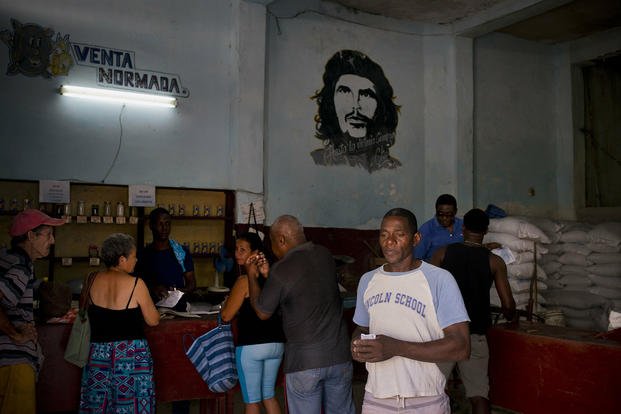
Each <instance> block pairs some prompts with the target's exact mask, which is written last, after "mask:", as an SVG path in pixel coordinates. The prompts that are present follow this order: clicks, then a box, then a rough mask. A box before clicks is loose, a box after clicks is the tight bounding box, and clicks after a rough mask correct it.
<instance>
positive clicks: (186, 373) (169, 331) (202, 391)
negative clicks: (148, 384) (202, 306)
mask: <svg viewBox="0 0 621 414" xmlns="http://www.w3.org/2000/svg"><path fill="white" fill-rule="evenodd" d="M216 325H217V321H216V320H215V319H214V318H206V319H172V320H162V321H161V322H160V324H159V325H158V326H156V327H153V328H147V329H146V334H147V340H148V342H149V347H150V348H151V353H152V355H153V365H154V367H153V373H154V380H155V398H156V400H157V402H158V403H162V402H170V401H178V400H193V399H200V400H201V403H200V411H201V413H207V412H210V413H220V414H224V413H227V414H231V413H232V412H233V391H229V392H228V393H213V392H211V391H209V388H208V387H207V384H206V383H205V382H204V381H203V379H202V378H201V377H200V376H199V375H198V372H197V371H196V369H195V368H194V366H193V365H192V363H191V362H190V360H189V359H188V358H187V356H186V355H185V349H184V342H183V341H184V337H185V339H186V346H187V347H189V346H190V345H191V344H192V337H194V338H196V337H198V336H200V335H202V334H204V333H205V332H207V331H208V330H210V329H212V328H214V327H215V326H216ZM37 331H38V333H39V343H40V344H41V347H42V349H43V353H44V355H45V358H46V359H45V362H44V364H43V368H42V369H41V372H40V374H39V380H38V382H37V411H38V412H41V413H50V412H72V411H73V412H77V410H78V407H79V403H80V379H81V376H82V370H81V369H80V368H78V367H77V366H75V365H73V364H70V363H68V362H66V361H65V359H64V352H65V347H66V345H67V339H68V338H69V333H70V331H71V325H68V324H44V325H40V326H37Z"/></svg>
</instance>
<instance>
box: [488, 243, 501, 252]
mask: <svg viewBox="0 0 621 414" xmlns="http://www.w3.org/2000/svg"><path fill="white" fill-rule="evenodd" d="M483 247H486V248H487V250H495V249H501V248H502V244H500V243H496V242H490V243H484V244H483Z"/></svg>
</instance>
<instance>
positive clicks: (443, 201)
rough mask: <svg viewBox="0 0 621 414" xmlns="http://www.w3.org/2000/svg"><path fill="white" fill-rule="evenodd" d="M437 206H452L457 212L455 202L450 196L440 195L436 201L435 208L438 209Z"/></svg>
mask: <svg viewBox="0 0 621 414" xmlns="http://www.w3.org/2000/svg"><path fill="white" fill-rule="evenodd" d="M438 206H453V207H455V210H457V200H456V199H455V197H453V196H452V195H450V194H442V195H441V196H440V197H438V199H437V200H436V208H438Z"/></svg>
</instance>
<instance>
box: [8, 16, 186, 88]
mask: <svg viewBox="0 0 621 414" xmlns="http://www.w3.org/2000/svg"><path fill="white" fill-rule="evenodd" d="M11 26H12V28H13V30H9V29H5V30H1V31H0V39H1V40H2V41H3V42H4V43H5V44H6V45H7V46H8V48H9V65H8V67H7V71H6V73H7V75H17V74H20V73H21V74H22V75H25V76H29V77H36V76H42V77H44V78H51V77H55V76H67V75H68V74H69V71H70V70H71V68H72V67H73V65H75V64H77V65H79V66H88V67H92V68H94V69H95V71H96V72H95V73H96V76H95V78H96V82H97V84H98V85H100V86H102V87H106V88H114V89H123V90H129V91H134V92H149V93H156V94H160V95H170V96H177V97H184V98H185V97H188V96H189V95H190V91H188V89H186V88H184V87H183V86H182V85H181V79H180V77H179V76H178V75H175V74H171V73H164V72H156V71H153V70H147V69H139V68H137V67H136V56H135V53H134V52H132V51H128V50H122V49H114V48H110V47H103V46H95V45H91V44H86V43H78V42H73V41H69V35H65V36H61V34H60V33H56V36H55V37H54V34H55V32H54V30H52V29H50V28H44V27H42V26H39V25H37V24H33V23H21V22H19V21H17V20H16V19H11Z"/></svg>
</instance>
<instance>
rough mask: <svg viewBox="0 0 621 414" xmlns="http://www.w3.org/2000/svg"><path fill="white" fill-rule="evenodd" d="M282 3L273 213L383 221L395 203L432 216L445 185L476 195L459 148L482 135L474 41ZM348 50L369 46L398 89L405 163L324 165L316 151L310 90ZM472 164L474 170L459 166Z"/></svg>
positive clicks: (361, 224) (271, 87)
mask: <svg viewBox="0 0 621 414" xmlns="http://www.w3.org/2000/svg"><path fill="white" fill-rule="evenodd" d="M277 3H280V4H273V5H271V7H270V10H271V11H272V15H271V16H270V17H269V20H268V72H267V73H268V79H267V96H268V103H267V108H266V110H267V123H266V130H265V131H266V132H265V143H266V162H265V165H266V169H265V180H266V216H267V221H268V222H271V221H272V220H273V219H274V218H276V217H277V216H278V215H280V214H294V215H296V216H298V217H299V218H300V220H301V221H302V222H303V223H304V224H305V225H308V226H320V227H347V228H377V226H378V223H379V221H380V220H381V217H382V216H383V214H384V213H385V212H386V211H387V210H388V209H390V208H393V207H405V208H409V209H412V210H413V211H414V212H415V213H416V214H417V216H418V218H419V220H420V221H421V222H422V221H423V220H426V219H427V218H429V216H431V215H432V214H433V203H434V201H435V198H436V197H437V195H438V194H439V192H440V191H449V192H454V193H458V194H461V195H464V196H465V197H467V198H471V185H470V189H469V190H463V188H464V187H467V186H464V185H462V183H463V182H465V183H471V181H472V175H471V171H472V166H471V163H470V165H466V166H463V165H462V160H463V159H462V158H460V157H459V154H458V152H459V151H460V149H461V148H462V147H463V146H465V148H467V147H469V146H471V143H470V144H468V142H467V141H468V140H470V141H471V139H472V138H471V136H472V135H471V132H472V130H471V126H469V125H471V124H470V123H471V120H472V116H471V110H472V93H471V92H469V91H471V88H472V73H471V68H472V64H471V56H472V52H471V42H470V41H468V40H465V41H461V40H459V39H456V38H454V37H452V36H445V35H442V34H438V33H432V34H427V28H425V27H419V26H415V25H409V26H403V22H401V23H398V24H397V23H396V24H394V25H390V24H385V23H386V21H385V20H384V19H379V18H378V19H375V20H373V21H372V20H371V19H369V17H368V16H364V15H363V16H359V15H358V14H353V13H350V12H348V11H346V10H330V12H331V13H330V15H328V14H327V13H323V11H322V9H321V8H318V9H314V10H310V9H304V8H300V7H298V8H295V7H291V6H290V3H287V2H277ZM298 3H300V2H298ZM287 6H289V8H287ZM298 6H299V5H298ZM275 16H282V17H283V18H276V17H275ZM291 16H295V17H293V18H285V17H291ZM358 19H361V20H358ZM371 24H372V26H371ZM399 25H402V26H399ZM341 49H353V50H359V51H361V52H363V53H365V54H367V55H368V56H369V57H370V58H371V59H373V60H374V61H375V62H377V63H378V64H380V65H381V66H382V68H383V70H384V73H385V74H386V76H387V78H388V80H389V81H390V83H391V85H392V87H393V89H394V93H395V95H396V103H397V104H399V105H401V110H400V116H399V124H398V126H397V136H396V144H395V145H394V146H393V147H392V148H391V150H390V153H391V155H392V156H394V157H396V158H397V159H399V160H400V161H401V162H402V163H403V165H402V166H401V167H399V168H397V169H395V170H380V171H376V172H373V173H371V174H370V173H368V172H367V171H366V170H364V169H362V168H358V167H350V166H342V165H336V166H318V165H315V164H314V162H313V160H312V158H311V156H310V152H311V151H312V150H314V149H317V148H320V147H321V142H320V141H319V140H318V139H316V138H314V132H315V123H314V119H313V117H314V115H315V114H316V112H317V105H316V103H315V102H314V101H313V100H311V99H310V97H311V96H312V95H313V94H314V93H315V91H317V90H319V89H321V87H322V79H321V77H322V75H323V72H324V65H325V63H326V62H327V60H328V59H329V58H330V57H331V56H332V55H333V54H334V53H335V52H337V51H339V50H341ZM464 51H465V52H464ZM464 62H466V65H464ZM463 68H465V69H463ZM457 79H459V80H457ZM464 91H466V93H464ZM462 104H464V105H462ZM468 111H470V114H469V116H466V117H464V116H463V115H464V113H468ZM463 126H465V128H462V127H463ZM469 158H470V157H469V156H467V157H466V159H469ZM462 169H465V170H469V171H470V176H469V177H464V176H461V175H460V174H458V173H459V172H461V171H462Z"/></svg>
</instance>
